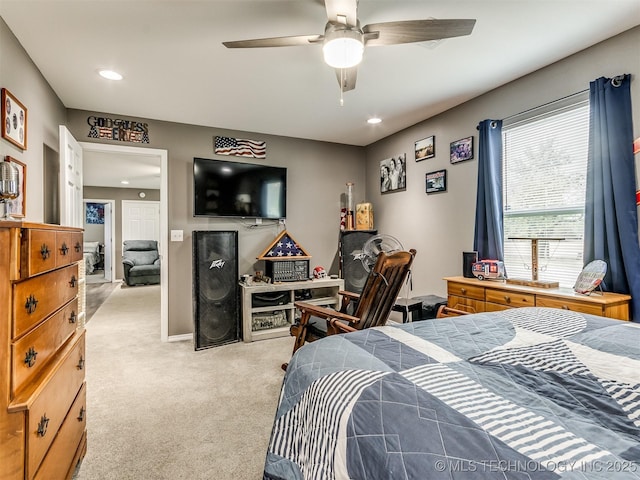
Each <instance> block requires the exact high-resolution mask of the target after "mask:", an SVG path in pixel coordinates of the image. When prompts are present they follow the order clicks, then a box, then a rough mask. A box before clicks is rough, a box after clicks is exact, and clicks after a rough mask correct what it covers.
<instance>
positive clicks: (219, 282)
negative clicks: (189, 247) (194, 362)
mask: <svg viewBox="0 0 640 480" xmlns="http://www.w3.org/2000/svg"><path fill="white" fill-rule="evenodd" d="M193 318H194V323H195V328H194V334H193V337H194V344H195V349H196V350H202V349H204V348H209V347H216V346H219V345H224V344H227V343H232V342H237V341H238V340H239V339H240V299H239V287H238V232H236V231H196V232H193Z"/></svg>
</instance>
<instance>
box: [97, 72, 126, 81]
mask: <svg viewBox="0 0 640 480" xmlns="http://www.w3.org/2000/svg"><path fill="white" fill-rule="evenodd" d="M98 74H99V75H100V76H101V77H102V78H106V79H107V80H122V75H120V74H119V73H118V72H114V71H113V70H99V71H98Z"/></svg>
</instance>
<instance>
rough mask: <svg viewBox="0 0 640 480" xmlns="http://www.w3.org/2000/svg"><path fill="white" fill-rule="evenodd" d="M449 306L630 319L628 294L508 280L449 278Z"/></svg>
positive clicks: (462, 308)
mask: <svg viewBox="0 0 640 480" xmlns="http://www.w3.org/2000/svg"><path fill="white" fill-rule="evenodd" d="M445 280H446V282H447V305H448V306H449V307H452V308H456V309H458V310H464V311H467V312H472V313H477V312H493V311H496V310H505V309H507V308H517V307H551V308H562V309H565V310H573V311H575V312H582V313H591V314H593V315H599V316H601V317H609V318H616V319H618V320H629V301H630V300H631V297H630V296H629V295H622V294H619V293H608V292H605V293H603V294H600V293H597V292H594V293H592V294H591V295H581V294H579V293H575V292H574V291H573V290H572V289H569V288H536V287H528V286H524V285H515V284H513V285H512V284H509V283H506V282H505V281H504V280H478V279H476V278H466V277H446V278H445Z"/></svg>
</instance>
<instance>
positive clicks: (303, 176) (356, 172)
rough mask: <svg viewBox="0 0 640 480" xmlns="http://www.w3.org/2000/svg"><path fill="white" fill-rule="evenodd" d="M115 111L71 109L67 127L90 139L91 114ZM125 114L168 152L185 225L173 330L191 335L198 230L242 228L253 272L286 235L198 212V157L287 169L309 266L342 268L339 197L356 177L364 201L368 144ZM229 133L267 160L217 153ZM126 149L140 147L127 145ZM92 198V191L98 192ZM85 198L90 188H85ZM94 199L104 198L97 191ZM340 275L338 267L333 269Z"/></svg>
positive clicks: (172, 195) (173, 270) (173, 255)
mask: <svg viewBox="0 0 640 480" xmlns="http://www.w3.org/2000/svg"><path fill="white" fill-rule="evenodd" d="M96 114H98V115H101V116H117V114H109V113H102V112H87V111H82V110H69V111H68V118H67V127H68V128H69V130H70V131H71V133H72V134H73V135H74V136H75V138H76V139H77V140H78V141H82V142H85V141H91V142H96V141H94V140H93V139H89V138H88V137H87V135H88V133H89V130H88V129H89V127H88V125H87V117H88V116H90V115H96ZM126 118H129V119H132V120H136V121H143V122H146V123H148V124H149V138H150V143H149V144H143V145H140V146H143V147H148V148H158V149H166V150H167V151H168V170H169V171H168V178H169V192H168V205H169V225H168V227H169V230H183V231H184V241H183V242H169V241H168V239H166V240H167V241H168V246H169V264H168V268H169V285H168V287H169V292H170V293H169V335H180V334H186V333H191V332H192V328H193V326H192V324H193V321H192V303H191V297H192V290H191V284H192V280H191V269H192V266H191V261H192V256H191V252H192V247H191V242H192V234H191V232H193V231H194V230H237V231H238V232H239V233H238V237H239V241H238V242H239V261H240V262H239V263H240V265H239V272H240V274H243V273H251V272H253V271H255V270H256V269H264V267H263V265H262V262H258V263H257V262H256V257H257V256H258V255H260V253H262V251H263V250H264V249H265V248H267V247H268V246H269V244H270V243H271V242H272V241H273V239H274V238H275V237H276V236H277V235H278V234H279V233H280V232H281V228H282V227H280V226H279V225H277V222H276V223H274V222H268V221H264V223H263V225H262V226H260V227H252V224H253V223H254V222H253V221H252V220H242V221H241V220H221V219H207V218H201V217H198V218H194V217H193V185H192V182H193V175H192V172H193V158H194V157H203V158H225V159H228V160H235V161H246V162H252V163H260V162H264V163H266V164H269V165H276V166H281V167H286V168H287V178H288V184H287V220H286V229H287V231H288V232H289V233H290V234H291V235H292V236H293V237H294V238H295V239H296V240H297V241H298V242H299V243H300V244H301V245H302V247H303V248H304V249H305V250H306V251H307V252H309V253H310V254H311V256H312V259H311V267H312V268H313V266H315V265H322V266H324V267H326V268H330V267H331V266H332V265H336V262H335V257H336V254H337V248H338V236H339V224H340V207H341V198H342V196H343V195H344V192H345V190H346V183H347V182H348V181H352V182H355V184H356V187H355V194H356V199H357V201H361V200H364V198H365V197H364V182H365V171H366V169H365V156H364V148H362V147H353V146H347V145H339V144H334V143H326V142H315V141H311V140H303V139H296V138H289V137H278V136H271V135H262V134H258V133H252V132H240V131H231V130H223V129H217V128H208V127H202V126H194V125H185V124H179V123H171V122H161V121H156V120H150V119H144V118H131V117H129V116H127V117H126ZM215 136H230V137H236V138H249V139H253V140H265V141H266V142H267V158H266V160H255V159H249V158H242V157H230V156H225V157H221V156H216V155H214V154H213V138H214V137H215ZM100 143H111V144H114V145H123V143H122V142H117V141H108V140H103V141H101V142H100ZM126 145H127V146H135V145H136V144H131V143H127V144H126ZM92 195H93V193H92ZM85 197H87V192H85ZM94 198H104V197H101V196H97V197H94ZM334 273H337V270H334Z"/></svg>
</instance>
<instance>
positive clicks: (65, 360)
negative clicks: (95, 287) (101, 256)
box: [0, 221, 86, 480]
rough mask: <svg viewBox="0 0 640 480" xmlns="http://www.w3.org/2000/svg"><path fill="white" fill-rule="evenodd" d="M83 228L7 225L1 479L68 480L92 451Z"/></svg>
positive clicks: (0, 273) (0, 350)
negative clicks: (81, 294)
mask: <svg viewBox="0 0 640 480" xmlns="http://www.w3.org/2000/svg"><path fill="white" fill-rule="evenodd" d="M82 257H83V254H82V230H81V229H77V228H75V229H74V228H66V227H60V226H57V225H44V224H37V223H26V222H7V221H0V299H1V300H0V302H1V303H0V316H1V317H2V318H1V321H0V341H1V342H2V344H1V346H0V368H1V369H2V370H1V374H0V479H1V480H8V479H11V480H14V479H21V480H22V479H27V480H32V479H38V480H45V479H46V480H58V479H69V478H71V476H72V475H73V473H74V471H75V467H76V465H77V463H78V461H79V460H80V459H81V458H82V457H83V456H84V453H85V450H86V389H85V382H84V376H85V375H84V368H85V354H84V328H83V326H80V325H79V303H78V284H79V273H78V267H79V263H80V262H79V261H80V260H82Z"/></svg>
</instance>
